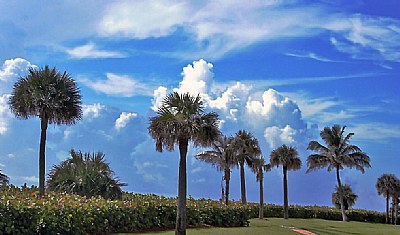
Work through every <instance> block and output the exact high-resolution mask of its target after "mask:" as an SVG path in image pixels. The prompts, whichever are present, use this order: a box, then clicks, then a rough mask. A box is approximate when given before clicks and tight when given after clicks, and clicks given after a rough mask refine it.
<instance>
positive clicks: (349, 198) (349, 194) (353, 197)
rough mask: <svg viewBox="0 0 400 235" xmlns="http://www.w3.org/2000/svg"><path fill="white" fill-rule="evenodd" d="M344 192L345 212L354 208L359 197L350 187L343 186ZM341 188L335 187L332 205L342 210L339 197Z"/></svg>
mask: <svg viewBox="0 0 400 235" xmlns="http://www.w3.org/2000/svg"><path fill="white" fill-rule="evenodd" d="M342 192H343V202H344V208H345V210H348V209H349V208H351V207H353V206H354V204H355V203H356V201H357V198H358V195H357V194H355V193H354V192H353V190H352V189H351V187H350V185H348V184H344V185H342ZM339 193H340V192H339V188H338V187H337V186H336V187H335V192H334V193H332V204H333V205H334V206H335V207H336V208H338V209H340V196H339Z"/></svg>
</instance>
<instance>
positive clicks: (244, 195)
mask: <svg viewBox="0 0 400 235" xmlns="http://www.w3.org/2000/svg"><path fill="white" fill-rule="evenodd" d="M240 186H241V192H242V204H243V205H246V203H247V201H246V179H245V176H244V162H240Z"/></svg>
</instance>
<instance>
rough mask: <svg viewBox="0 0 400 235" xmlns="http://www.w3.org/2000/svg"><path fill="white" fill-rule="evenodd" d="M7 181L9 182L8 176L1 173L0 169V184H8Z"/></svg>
mask: <svg viewBox="0 0 400 235" xmlns="http://www.w3.org/2000/svg"><path fill="white" fill-rule="evenodd" d="M8 182H9V178H8V176H7V175H5V174H3V173H1V170H0V185H1V184H8Z"/></svg>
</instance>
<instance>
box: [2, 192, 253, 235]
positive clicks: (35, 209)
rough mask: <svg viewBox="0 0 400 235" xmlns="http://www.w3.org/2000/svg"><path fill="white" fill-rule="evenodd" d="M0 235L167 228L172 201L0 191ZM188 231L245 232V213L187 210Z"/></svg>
mask: <svg viewBox="0 0 400 235" xmlns="http://www.w3.org/2000/svg"><path fill="white" fill-rule="evenodd" d="M0 195H1V198H0V231H3V233H4V234H99V233H114V232H133V231H140V230H144V229H155V228H162V229H165V228H173V227H175V219H176V198H166V197H160V196H157V195H142V194H126V193H125V194H124V200H123V201H122V200H119V201H118V200H116V201H111V200H106V199H103V198H102V197H92V198H86V197H82V196H78V195H70V194H65V193H52V192H51V193H49V194H48V195H46V196H45V197H43V198H39V197H38V191H37V188H27V187H22V188H17V187H14V186H10V187H5V186H4V187H1V188H0ZM187 215H188V220H187V223H188V226H202V225H211V226H247V225H248V219H249V217H248V213H247V211H246V208H244V207H241V206H238V205H237V204H234V205H232V206H229V207H221V204H220V203H219V202H217V201H213V200H209V199H199V200H194V199H193V198H191V197H189V199H188V204H187Z"/></svg>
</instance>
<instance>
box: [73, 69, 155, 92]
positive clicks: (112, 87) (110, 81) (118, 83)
mask: <svg viewBox="0 0 400 235" xmlns="http://www.w3.org/2000/svg"><path fill="white" fill-rule="evenodd" d="M106 77H107V79H105V80H95V81H93V80H91V79H88V78H79V80H80V81H81V82H82V83H83V84H85V85H86V86H88V87H90V88H91V89H93V90H95V91H97V92H101V93H104V94H106V95H109V96H117V97H133V96H137V95H146V96H151V95H153V90H152V88H151V87H149V86H148V85H145V84H144V83H141V82H139V81H137V80H135V79H133V78H131V77H129V76H127V75H117V74H114V73H107V74H106Z"/></svg>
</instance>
